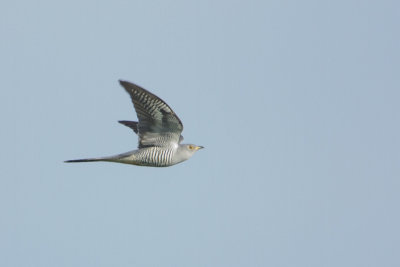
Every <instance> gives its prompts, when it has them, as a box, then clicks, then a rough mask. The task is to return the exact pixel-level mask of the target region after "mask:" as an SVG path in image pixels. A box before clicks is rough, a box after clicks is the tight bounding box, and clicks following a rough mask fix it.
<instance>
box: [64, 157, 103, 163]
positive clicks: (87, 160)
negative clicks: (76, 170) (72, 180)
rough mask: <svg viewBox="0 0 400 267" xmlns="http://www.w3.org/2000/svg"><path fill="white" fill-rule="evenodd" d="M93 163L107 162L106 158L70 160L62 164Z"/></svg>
mask: <svg viewBox="0 0 400 267" xmlns="http://www.w3.org/2000/svg"><path fill="white" fill-rule="evenodd" d="M94 161H107V158H90V159H72V160H66V161H64V162H66V163H72V162H94Z"/></svg>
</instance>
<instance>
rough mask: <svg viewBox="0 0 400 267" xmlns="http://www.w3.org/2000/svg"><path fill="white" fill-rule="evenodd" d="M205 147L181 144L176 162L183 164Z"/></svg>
mask: <svg viewBox="0 0 400 267" xmlns="http://www.w3.org/2000/svg"><path fill="white" fill-rule="evenodd" d="M202 148H204V147H202V146H197V145H193V144H180V145H179V148H178V151H177V153H176V158H175V160H176V162H182V161H185V160H187V159H189V158H190V157H191V156H193V154H194V153H196V152H197V151H198V150H200V149H202Z"/></svg>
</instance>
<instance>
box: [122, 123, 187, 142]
mask: <svg viewBox="0 0 400 267" xmlns="http://www.w3.org/2000/svg"><path fill="white" fill-rule="evenodd" d="M118 122H119V123H121V124H123V125H125V126H126V127H129V128H130V129H132V130H133V131H134V132H135V134H138V124H139V123H138V122H137V121H118ZM182 141H183V136H182V135H181V136H180V137H179V143H181V142H182Z"/></svg>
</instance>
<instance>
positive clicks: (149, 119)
mask: <svg viewBox="0 0 400 267" xmlns="http://www.w3.org/2000/svg"><path fill="white" fill-rule="evenodd" d="M119 82H120V84H121V85H122V87H124V88H125V90H126V91H127V92H128V94H129V95H130V96H131V99H132V102H133V106H134V108H135V110H136V113H137V117H138V119H139V121H138V122H136V121H119V123H121V124H123V125H125V126H127V127H129V128H131V129H132V130H133V131H134V132H135V133H136V134H137V135H138V136H139V144H138V149H136V150H132V151H129V152H126V153H122V154H118V155H114V156H108V157H99V158H88V159H74V160H67V161H65V162H92V161H108V162H118V163H125V164H133V165H138V166H148V167H168V166H172V165H175V164H178V163H181V162H183V161H185V160H187V159H189V158H190V157H191V156H193V154H194V153H195V152H196V151H198V150H199V149H202V148H203V147H202V146H197V145H193V144H181V142H182V141H183V136H182V135H181V133H182V131H183V125H182V122H181V120H180V119H179V118H178V116H177V115H176V114H175V112H174V111H173V110H172V109H171V108H170V107H169V106H168V105H167V103H165V102H164V101H163V100H162V99H160V98H159V97H157V96H156V95H154V94H152V93H150V92H149V91H147V90H146V89H144V88H142V87H140V86H138V85H136V84H133V83H130V82H127V81H122V80H120V81H119Z"/></svg>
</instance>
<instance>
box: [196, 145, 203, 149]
mask: <svg viewBox="0 0 400 267" xmlns="http://www.w3.org/2000/svg"><path fill="white" fill-rule="evenodd" d="M202 148H204V146H196V150H199V149H202Z"/></svg>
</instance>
